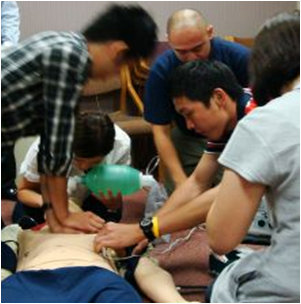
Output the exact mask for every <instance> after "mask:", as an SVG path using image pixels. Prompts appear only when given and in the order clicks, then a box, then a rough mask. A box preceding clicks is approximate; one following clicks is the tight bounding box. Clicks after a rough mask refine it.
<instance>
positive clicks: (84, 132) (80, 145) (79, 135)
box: [73, 112, 115, 158]
mask: <svg viewBox="0 0 301 304" xmlns="http://www.w3.org/2000/svg"><path fill="white" fill-rule="evenodd" d="M114 140H115V128H114V124H113V122H112V120H111V119H110V118H109V116H108V115H106V114H104V113H88V112H86V113H79V114H78V115H77V117H76V122H75V133H74V142H73V152H74V154H75V155H76V156H77V157H83V158H92V157H97V156H106V155H107V154H109V153H110V152H111V151H112V149H113V146H114Z"/></svg>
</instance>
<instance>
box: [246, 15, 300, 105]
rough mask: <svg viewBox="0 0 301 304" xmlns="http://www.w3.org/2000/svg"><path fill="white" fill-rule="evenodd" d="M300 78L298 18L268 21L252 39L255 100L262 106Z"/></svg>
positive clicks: (251, 64)
mask: <svg viewBox="0 0 301 304" xmlns="http://www.w3.org/2000/svg"><path fill="white" fill-rule="evenodd" d="M298 75H300V15H298V14H290V13H281V14H278V15H277V16H274V17H273V18H271V19H269V20H268V21H267V22H266V23H265V24H264V25H263V27H262V29H261V31H260V32H259V34H258V35H257V37H256V38H255V43H254V47H253V49H252V54H251V61H250V76H251V85H252V89H253V94H254V98H255V100H256V101H257V102H258V104H260V105H264V104H266V103H267V102H269V101H270V100H271V99H274V98H276V97H278V96H280V95H281V90H282V88H283V87H284V86H285V85H287V84H289V83H290V82H291V81H293V80H294V79H296V78H297V77H298Z"/></svg>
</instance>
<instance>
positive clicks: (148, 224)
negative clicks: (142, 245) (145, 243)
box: [139, 217, 156, 242]
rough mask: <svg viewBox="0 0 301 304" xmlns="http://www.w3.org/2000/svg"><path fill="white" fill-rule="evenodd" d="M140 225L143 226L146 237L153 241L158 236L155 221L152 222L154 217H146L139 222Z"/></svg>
mask: <svg viewBox="0 0 301 304" xmlns="http://www.w3.org/2000/svg"><path fill="white" fill-rule="evenodd" d="M139 226H140V228H141V230H142V231H143V234H144V235H145V237H146V238H147V239H148V240H149V241H150V242H152V241H153V240H154V239H155V238H156V237H155V235H154V233H153V230H152V228H153V222H152V218H149V217H145V218H143V219H142V221H141V222H140V223H139Z"/></svg>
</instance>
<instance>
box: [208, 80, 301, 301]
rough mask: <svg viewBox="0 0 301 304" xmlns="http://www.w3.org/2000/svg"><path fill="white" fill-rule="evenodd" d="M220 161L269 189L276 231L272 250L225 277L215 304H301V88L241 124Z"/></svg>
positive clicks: (232, 267)
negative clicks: (241, 303)
mask: <svg viewBox="0 0 301 304" xmlns="http://www.w3.org/2000/svg"><path fill="white" fill-rule="evenodd" d="M219 162H220V163H221V164H222V165H223V166H225V167H227V168H230V169H231V170H233V171H235V172H237V173H238V174H239V175H240V176H242V177H243V178H244V179H246V180H247V181H249V182H251V183H259V184H262V185H265V186H266V187H267V191H266V197H267V200H268V204H269V208H270V210H271V213H272V216H273V232H272V239H271V245H270V246H269V247H267V248H266V249H264V250H262V251H256V252H254V253H251V254H249V255H248V256H246V257H245V258H242V259H241V260H238V261H237V262H235V263H232V264H231V265H230V266H228V267H227V268H226V269H225V270H224V271H223V272H222V273H221V274H220V276H219V277H218V278H217V280H216V282H215V284H214V287H213V293H212V298H211V300H212V302H213V303H231V302H235V303H239V302H252V303H256V302H260V303H266V302H268V303H280V302H290V303H295V302H296V303H299V300H300V87H299V86H298V87H296V88H295V89H294V90H293V91H291V92H289V93H286V94H284V95H283V96H281V97H280V98H277V99H275V100H272V101H271V102H269V103H268V104H267V105H266V106H264V107H261V108H258V109H255V110H254V111H253V112H252V113H250V114H249V115H247V116H246V117H245V118H244V119H243V120H242V121H241V122H239V124H238V126H237V127H236V129H235V131H234V133H233V135H232V137H231V139H230V141H229V143H228V145H227V146H226V149H225V150H224V152H223V154H222V155H221V157H220V159H219ZM221 233H222V232H221Z"/></svg>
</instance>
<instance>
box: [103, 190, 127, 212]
mask: <svg viewBox="0 0 301 304" xmlns="http://www.w3.org/2000/svg"><path fill="white" fill-rule="evenodd" d="M99 197H100V199H101V201H102V204H103V205H104V206H106V207H107V209H108V210H113V211H115V210H118V209H120V208H121V207H122V195H121V192H120V191H119V192H118V193H117V195H116V196H114V194H113V192H112V191H111V190H108V191H107V195H105V194H104V193H103V192H101V191H100V192H99Z"/></svg>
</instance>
